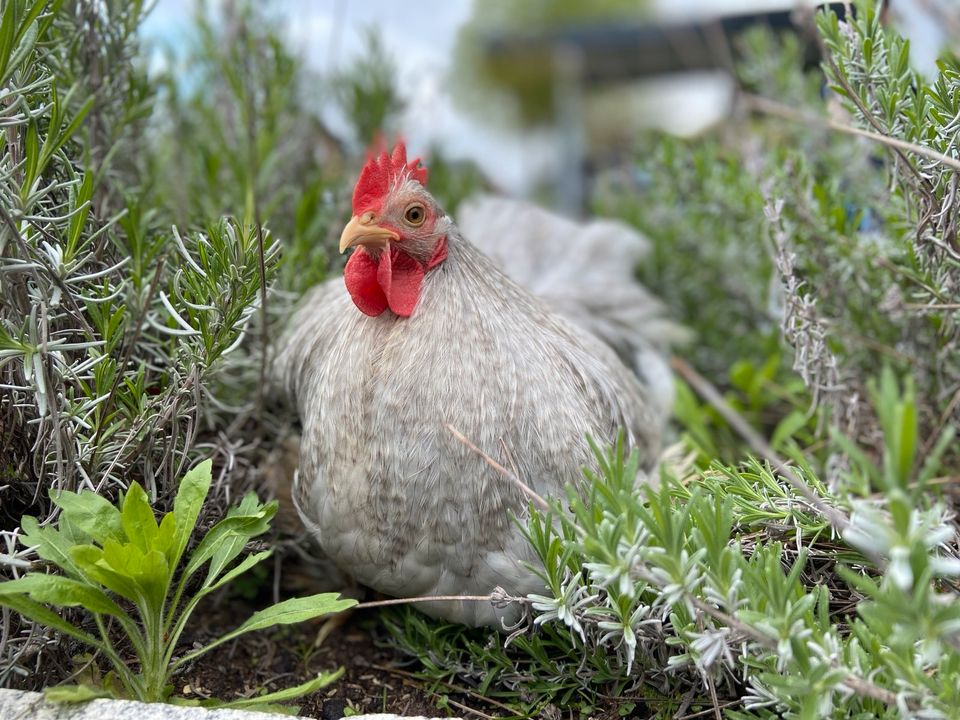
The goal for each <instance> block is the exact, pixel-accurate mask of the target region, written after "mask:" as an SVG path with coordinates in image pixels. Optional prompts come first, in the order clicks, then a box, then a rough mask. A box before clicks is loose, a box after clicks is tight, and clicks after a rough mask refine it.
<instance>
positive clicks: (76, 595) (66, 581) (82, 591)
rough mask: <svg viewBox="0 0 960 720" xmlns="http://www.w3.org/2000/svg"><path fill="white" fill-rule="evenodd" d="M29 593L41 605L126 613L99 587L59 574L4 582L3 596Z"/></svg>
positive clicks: (1, 591) (32, 575) (38, 575)
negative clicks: (80, 607) (79, 607)
mask: <svg viewBox="0 0 960 720" xmlns="http://www.w3.org/2000/svg"><path fill="white" fill-rule="evenodd" d="M10 593H27V594H29V595H30V597H31V598H33V599H34V600H36V601H38V602H42V603H47V604H49V605H59V606H61V607H76V606H78V605H79V606H82V607H85V608H86V609H87V610H89V611H91V612H95V613H101V614H104V615H116V616H117V617H119V616H121V615H123V614H124V613H123V610H121V609H120V607H119V606H118V605H117V604H116V603H115V602H114V601H113V600H111V599H110V598H109V597H107V595H106V593H104V592H103V591H102V590H100V589H99V588H96V587H92V586H91V585H89V584H87V583H83V582H79V581H77V580H72V579H71V578H66V577H61V576H59V575H44V574H42V573H28V574H26V575H24V576H23V577H22V578H18V579H16V580H9V581H7V582H4V583H0V595H6V594H10Z"/></svg>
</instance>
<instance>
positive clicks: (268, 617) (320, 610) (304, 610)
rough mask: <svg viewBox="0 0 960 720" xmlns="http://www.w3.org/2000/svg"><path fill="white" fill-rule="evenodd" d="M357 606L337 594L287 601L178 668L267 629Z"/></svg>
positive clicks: (256, 615) (255, 616)
mask: <svg viewBox="0 0 960 720" xmlns="http://www.w3.org/2000/svg"><path fill="white" fill-rule="evenodd" d="M356 604H357V601H356V600H353V599H343V598H341V597H340V596H339V595H338V594H337V593H320V594H318V595H310V596H308V597H302V598H291V599H290V600H285V601H284V602H281V603H277V604H276V605H273V606H271V607H268V608H266V609H264V610H259V611H257V612H255V613H254V614H253V615H251V616H250V618H249V619H248V620H247V621H246V622H245V623H243V624H242V625H241V626H240V627H238V628H237V629H235V630H232V631H230V632H228V633H227V634H226V635H223V636H221V637H220V638H218V639H217V640H215V641H213V642H212V643H210V644H209V645H206V646H205V647H202V648H200V649H199V650H195V651H194V652H192V653H189V654H188V655H185V656H184V657H182V658H180V660H179V661H178V664H181V665H182V664H183V663H186V662H188V661H190V660H193V659H194V658H196V657H199V656H200V655H203V654H204V653H206V652H209V651H210V650H212V649H213V648H215V647H217V646H218V645H222V644H223V643H225V642H229V641H230V640H233V639H234V638H237V637H240V636H241V635H246V634H247V633H249V632H254V631H255V630H263V629H265V628H268V627H273V626H274V625H292V624H294V623H299V622H303V621H305V620H312V619H313V618H316V617H320V616H322V615H330V614H332V613H338V612H343V611H344V610H348V609H349V608H352V607H353V606H354V605H356Z"/></svg>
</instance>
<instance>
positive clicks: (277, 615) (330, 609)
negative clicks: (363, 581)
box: [226, 593, 357, 638]
mask: <svg viewBox="0 0 960 720" xmlns="http://www.w3.org/2000/svg"><path fill="white" fill-rule="evenodd" d="M356 604H357V601H356V600H353V599H350V598H347V599H344V598H341V597H340V595H338V594H337V593H319V594H317V595H309V596H307V597H302V598H291V599H290V600H284V601H283V602H280V603H277V604H276V605H272V606H271V607H268V608H266V609H264V610H258V611H257V612H255V613H254V614H253V615H251V616H250V618H249V619H248V620H247V621H246V622H245V623H243V625H241V626H240V627H238V628H237V629H236V630H233V631H232V632H230V633H228V634H227V636H226V637H227V638H230V637H237V636H238V635H243V634H245V633H248V632H253V631H254V630H263V629H264V628H268V627H273V626H274V625H292V624H293V623H298V622H303V621H304V620H311V619H313V618H316V617H320V616H321V615H329V614H331V613H338V612H342V611H344V610H347V609H348V608H352V607H353V606H354V605H356Z"/></svg>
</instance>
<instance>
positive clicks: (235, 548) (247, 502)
mask: <svg viewBox="0 0 960 720" xmlns="http://www.w3.org/2000/svg"><path fill="white" fill-rule="evenodd" d="M277 507H278V505H277V502H276V501H271V502H268V503H266V504H265V505H261V504H260V500H259V498H257V496H256V494H254V493H252V492H251V493H247V495H246V496H245V497H244V498H243V500H242V501H241V502H240V505H239V506H238V513H243V514H248V513H249V514H251V515H260V516H262V521H261V522H258V523H256V524H254V525H253V526H251V527H250V528H249V529H248V530H247V531H246V532H245V533H244V535H237V536H235V537H234V538H233V539H232V540H231V541H228V542H225V543H223V544H222V545H221V546H220V547H219V548H218V549H217V550H216V551H215V552H214V553H213V556H212V557H211V558H210V568H209V570H208V571H207V578H206V580H205V582H204V584H205V585H206V584H208V583H210V582H212V581H213V580H215V579H216V578H217V577H218V576H219V575H220V573H222V572H223V570H224V568H226V567H227V566H228V565H229V564H230V563H231V562H233V561H234V559H235V558H236V557H237V556H238V555H239V554H240V553H241V552H243V548H244V547H246V544H247V541H249V540H250V539H251V538H254V537H256V536H257V535H262V534H263V533H265V532H266V531H267V530H269V529H270V521H271V520H272V519H273V516H274V515H276V514H277ZM231 512H232V509H231V510H229V511H227V517H231Z"/></svg>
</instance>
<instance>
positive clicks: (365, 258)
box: [343, 237, 447, 318]
mask: <svg viewBox="0 0 960 720" xmlns="http://www.w3.org/2000/svg"><path fill="white" fill-rule="evenodd" d="M446 259H447V238H446V237H442V238H440V241H439V242H438V243H437V247H436V248H435V249H434V251H433V255H432V256H431V257H430V260H429V261H427V264H426V266H424V265H421V264H420V262H419V261H418V260H414V259H413V258H412V257H410V256H409V255H407V253H405V252H404V251H403V250H401V249H400V248H398V247H396V246H391V248H390V251H389V252H384V253H381V254H380V257H379V259H378V260H374V259H373V258H372V257H370V255H369V254H368V253H367V251H366V250H364V249H363V248H362V247H360V248H357V249H356V250H355V251H354V253H353V255H351V256H350V259H349V260H347V266H346V267H345V268H344V269H343V281H344V283H345V284H346V286H347V292H349V293H350V297H351V298H352V299H353V304H354V305H356V306H357V308H358V309H359V310H360V312H362V313H364V314H365V315H370V316H371V317H376V316H378V315H380V314H381V313H383V311H384V310H386V309H387V308H388V307H389V308H390V309H391V310H392V311H393V312H394V314H396V315H397V316H399V317H404V318H406V317H410V316H411V315H412V314H413V310H414V308H415V307H416V306H417V300H419V299H420V288H421V286H422V285H423V277H424V275H426V273H427V271H428V270H431V269H432V268H434V267H436V266H437V265H439V264H440V263H442V262H443V261H444V260H446Z"/></svg>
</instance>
